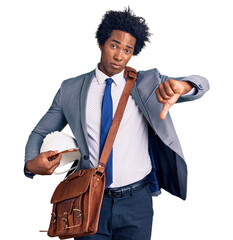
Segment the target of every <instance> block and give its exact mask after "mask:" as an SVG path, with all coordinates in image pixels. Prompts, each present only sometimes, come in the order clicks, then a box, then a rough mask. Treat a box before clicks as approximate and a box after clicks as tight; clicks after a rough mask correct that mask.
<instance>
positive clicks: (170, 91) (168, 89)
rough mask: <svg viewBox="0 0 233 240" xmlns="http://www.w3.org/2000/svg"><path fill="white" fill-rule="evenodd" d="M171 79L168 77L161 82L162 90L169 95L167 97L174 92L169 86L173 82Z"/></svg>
mask: <svg viewBox="0 0 233 240" xmlns="http://www.w3.org/2000/svg"><path fill="white" fill-rule="evenodd" d="M172 80H173V79H170V80H168V81H166V82H164V84H163V87H164V90H165V92H166V94H167V96H169V97H172V96H174V94H175V92H174V91H173V89H172V86H171V83H172V82H173V81H172Z"/></svg>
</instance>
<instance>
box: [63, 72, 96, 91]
mask: <svg viewBox="0 0 233 240" xmlns="http://www.w3.org/2000/svg"><path fill="white" fill-rule="evenodd" d="M94 72H95V70H92V71H91V72H88V73H84V74H82V75H79V76H77V77H73V78H69V79H66V80H64V81H63V82H62V84H61V88H70V87H71V88H73V87H75V86H80V85H82V83H83V81H84V80H85V78H87V77H91V76H93V75H94Z"/></svg>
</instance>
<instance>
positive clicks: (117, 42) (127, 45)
mask: <svg viewBox="0 0 233 240" xmlns="http://www.w3.org/2000/svg"><path fill="white" fill-rule="evenodd" d="M112 42H115V43H118V44H120V45H121V42H119V41H117V40H112ZM126 47H127V48H130V49H133V48H132V47H130V46H129V45H126Z"/></svg>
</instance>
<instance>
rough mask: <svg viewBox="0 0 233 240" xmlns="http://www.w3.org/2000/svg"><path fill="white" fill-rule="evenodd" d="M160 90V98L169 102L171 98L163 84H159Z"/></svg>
mask: <svg viewBox="0 0 233 240" xmlns="http://www.w3.org/2000/svg"><path fill="white" fill-rule="evenodd" d="M158 90H159V94H160V96H161V97H162V99H163V100H168V99H169V98H170V97H169V96H168V95H167V93H166V91H165V88H164V84H163V83H160V84H159V87H158Z"/></svg>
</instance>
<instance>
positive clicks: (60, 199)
mask: <svg viewBox="0 0 233 240" xmlns="http://www.w3.org/2000/svg"><path fill="white" fill-rule="evenodd" d="M124 76H125V78H126V79H127V82H126V85H125V88H124V90H123V92H122V95H121V98H120V101H119V104H118V107H117V109H116V113H115V115H114V118H113V121H112V125H111V127H110V130H109V133H108V136H107V139H106V141H105V145H104V148H103V151H102V154H101V158H100V161H99V163H98V167H97V168H90V169H84V170H80V171H78V172H75V173H73V174H71V175H70V176H68V177H67V178H66V179H65V180H64V181H62V182H61V183H60V184H59V185H58V186H57V188H56V189H55V191H54V194H53V196H52V199H51V203H52V204H53V210H52V216H51V221H50V226H49V230H48V235H49V236H50V237H56V236H58V237H59V238H60V239H66V238H78V237H81V236H86V235H93V234H95V233H96V232H97V228H98V222H99V214H100V209H101V204H102V199H103V194H104V189H105V173H104V171H105V167H106V165H107V161H108V158H109V155H110V152H111V149H112V146H113V142H114V140H115V137H116V134H117V131H118V128H119V125H120V122H121V119H122V116H123V113H124V110H125V107H126V104H127V100H128V97H129V94H130V92H131V89H132V87H133V85H134V82H135V80H136V78H137V73H136V70H134V69H133V68H130V67H126V68H125V72H124Z"/></svg>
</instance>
